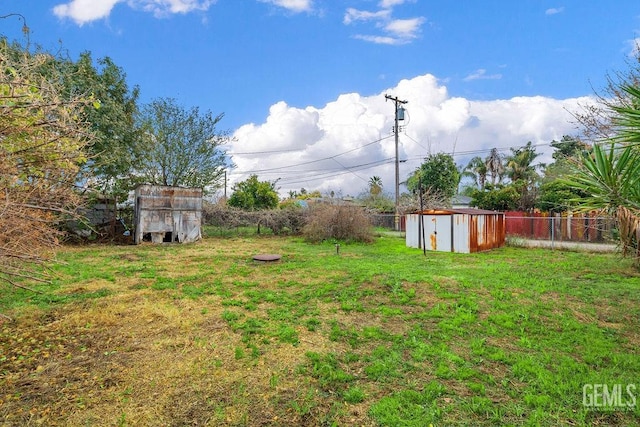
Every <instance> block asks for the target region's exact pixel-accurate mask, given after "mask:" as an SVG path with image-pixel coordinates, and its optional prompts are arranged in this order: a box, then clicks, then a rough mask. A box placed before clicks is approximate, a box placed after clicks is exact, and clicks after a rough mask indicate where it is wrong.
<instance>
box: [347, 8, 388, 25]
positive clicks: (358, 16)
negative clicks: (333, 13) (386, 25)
mask: <svg viewBox="0 0 640 427" xmlns="http://www.w3.org/2000/svg"><path fill="white" fill-rule="evenodd" d="M390 16H391V10H388V9H387V10H379V11H377V12H368V11H366V10H358V9H354V8H352V7H350V8H348V9H347V10H346V12H345V14H344V18H343V20H342V22H343V23H344V24H346V25H349V24H351V23H352V22H355V21H371V20H373V21H375V20H380V19H388V18H389V17H390Z"/></svg>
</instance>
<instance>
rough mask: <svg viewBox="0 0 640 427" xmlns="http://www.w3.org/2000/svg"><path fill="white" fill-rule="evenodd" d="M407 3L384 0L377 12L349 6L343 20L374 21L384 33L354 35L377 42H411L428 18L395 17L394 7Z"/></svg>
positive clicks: (352, 22) (391, 43)
mask: <svg viewBox="0 0 640 427" xmlns="http://www.w3.org/2000/svg"><path fill="white" fill-rule="evenodd" d="M403 3H405V0H382V1H381V2H380V7H381V9H380V10H378V11H375V12H371V11H367V10H359V9H355V8H352V7H350V8H348V9H347V10H346V11H345V14H344V18H343V19H342V22H343V23H344V24H345V25H350V24H354V23H356V22H365V23H366V22H372V23H373V25H374V26H375V27H376V28H378V29H382V30H383V32H384V34H356V35H354V36H353V37H354V38H356V39H359V40H364V41H367V42H371V43H376V44H386V45H401V44H407V43H410V42H411V41H412V40H413V39H415V38H417V37H418V34H419V33H420V28H421V27H422V24H424V23H425V22H426V19H425V18H424V17H422V16H419V17H415V18H409V19H393V17H392V14H393V7H395V6H399V5H402V4H403Z"/></svg>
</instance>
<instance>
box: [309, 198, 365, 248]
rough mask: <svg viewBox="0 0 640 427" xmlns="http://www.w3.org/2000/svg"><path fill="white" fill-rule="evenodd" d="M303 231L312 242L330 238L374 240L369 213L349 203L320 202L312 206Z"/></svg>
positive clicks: (357, 240)
mask: <svg viewBox="0 0 640 427" xmlns="http://www.w3.org/2000/svg"><path fill="white" fill-rule="evenodd" d="M302 233H303V235H304V236H305V238H306V239H307V240H309V241H311V242H321V241H323V240H328V239H336V240H342V241H355V242H371V241H372V240H373V232H372V227H371V222H370V219H369V217H368V215H367V214H366V213H365V211H364V210H363V209H362V208H360V207H357V206H347V205H328V204H320V205H316V206H314V207H312V208H311V209H310V211H309V213H308V219H307V225H305V227H304V228H303V231H302Z"/></svg>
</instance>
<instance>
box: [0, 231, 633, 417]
mask: <svg viewBox="0 0 640 427" xmlns="http://www.w3.org/2000/svg"><path fill="white" fill-rule="evenodd" d="M213 235H214V236H215V235H216V234H213ZM260 252H264V253H273V252H277V253H280V254H282V259H281V260H280V261H279V262H275V263H258V262H255V261H253V260H252V255H253V254H255V253H260ZM53 273H54V275H55V279H54V281H53V284H51V285H31V286H33V287H36V288H37V289H38V290H39V291H40V292H41V293H37V294H34V293H32V292H29V291H25V290H21V289H13V288H9V287H4V288H3V289H2V294H0V312H2V313H4V314H7V315H9V316H11V317H14V318H16V323H15V324H10V323H5V324H4V325H3V326H2V328H1V329H0V334H1V335H0V346H1V347H0V350H2V352H0V373H1V375H0V389H6V390H7V391H5V392H0V401H2V402H5V407H6V409H0V419H6V420H9V421H7V422H9V423H10V424H11V423H19V422H20V421H24V420H26V418H24V417H23V418H20V417H21V416H20V415H16V414H20V413H23V414H28V413H30V411H31V412H34V411H35V413H36V415H32V417H35V418H32V420H36V419H38V418H37V417H38V415H37V414H38V410H40V409H41V407H45V406H46V407H48V408H49V412H48V414H49V415H48V416H49V417H51V416H52V414H53V415H55V414H57V416H58V418H57V420H58V422H60V420H61V419H64V416H63V415H62V414H63V413H69V411H70V409H69V408H68V407H65V406H64V405H63V403H54V402H64V400H55V398H54V395H52V397H51V400H47V398H46V396H45V397H42V398H40V400H33V401H30V400H28V399H27V400H24V401H23V403H19V401H18V400H16V399H13V398H11V396H17V395H20V396H24V395H25V394H26V395H28V394H29V393H28V390H27V389H24V388H23V387H27V386H26V384H36V385H37V387H36V389H41V388H42V387H44V386H42V385H38V384H41V383H39V382H38V381H42V384H44V382H45V380H46V378H45V377H42V379H40V377H39V376H38V375H37V372H39V371H38V370H37V369H38V366H40V369H42V370H44V371H47V369H54V368H53V367H54V365H51V366H52V367H51V368H48V366H49V365H47V363H49V361H51V360H52V359H51V358H48V359H43V356H42V355H43V354H44V353H45V352H46V353H47V354H49V353H50V354H52V355H53V354H57V353H56V351H57V350H56V349H57V348H58V347H57V346H62V347H63V348H64V351H63V350H60V351H59V354H60V357H66V358H67V360H70V361H74V360H76V358H78V359H77V360H79V361H82V363H83V365H79V366H80V368H82V367H84V366H85V365H86V366H87V369H89V368H88V366H93V365H91V364H90V363H89V362H88V361H87V360H89V361H94V362H95V366H94V368H93V369H94V370H95V371H96V372H95V373H92V374H91V375H90V376H88V377H87V378H83V379H82V381H84V383H83V382H78V383H77V387H78V389H77V390H75V395H76V396H78V397H77V398H78V399H83V403H82V405H83V406H84V407H92V406H91V405H92V404H93V405H94V406H93V407H95V408H98V407H99V408H102V409H100V410H102V411H103V412H104V413H106V414H112V415H113V416H112V417H111V418H110V419H111V420H113V421H114V422H115V421H116V420H119V422H120V423H121V424H122V423H131V424H137V425H151V424H153V422H152V421H150V420H152V419H153V417H158V416H160V417H162V416H164V417H165V418H160V419H158V420H159V421H157V422H161V423H164V424H172V423H175V422H178V421H176V420H177V419H178V418H179V417H178V415H176V414H183V415H184V416H185V417H187V415H188V416H189V417H196V418H195V419H196V421H197V420H200V421H202V424H206V422H205V421H206V420H209V422H212V423H214V424H215V425H258V424H268V423H273V424H274V425H278V424H279V423H282V424H302V425H305V424H306V425H345V424H346V425H348V424H362V425H380V426H400V425H404V426H413V425H415V426H425V425H429V424H433V425H434V426H438V425H451V424H455V425H469V426H492V425H542V426H553V425H567V424H570V425H579V426H589V425H597V424H600V425H610V424H620V425H634V424H638V423H640V411H639V410H638V407H637V406H635V407H634V408H630V409H629V410H616V411H611V410H601V411H595V410H591V409H590V408H588V407H585V406H584V405H583V386H584V385H585V384H608V385H610V386H613V385H614V384H623V385H627V384H637V386H638V394H640V358H639V357H638V356H637V349H638V346H639V345H640V336H639V334H638V330H640V320H639V319H640V293H639V292H638V290H639V289H640V273H639V272H638V270H636V269H634V267H633V266H632V265H631V263H630V262H629V261H627V260H624V259H621V258H619V257H618V256H617V255H615V254H588V253H578V252H561V251H549V250H542V249H524V248H512V247H505V248H502V249H499V250H494V251H491V252H486V253H479V254H467V255H465V254H450V253H427V255H426V256H424V255H423V254H422V252H421V251H417V250H415V249H410V248H406V247H405V245H404V240H403V239H399V238H395V237H379V238H378V239H377V241H376V242H375V243H374V244H370V245H365V244H348V245H347V244H342V245H341V250H340V254H336V251H335V247H334V245H333V244H332V243H327V244H320V245H309V244H306V243H304V242H303V241H302V240H300V239H297V238H277V237H272V236H269V237H265V236H263V237H256V236H251V237H241V238H237V237H236V238H233V239H225V238H221V237H209V238H207V239H205V240H204V241H203V242H201V243H198V244H195V245H157V246H153V245H142V246H137V247H134V246H126V247H104V246H88V247H74V248H65V249H63V250H62V251H61V252H60V253H59V261H58V262H57V263H56V264H55V265H54V266H53ZM129 307H138V308H137V309H136V310H133V308H132V309H131V310H132V311H133V312H132V313H131V314H123V313H128V308H129ZM92 310H93V311H92ZM111 310H112V311H113V312H114V313H113V314H112V315H111V314H110V315H109V316H110V317H108V318H104V319H102V318H101V317H100V314H101V313H105V314H104V315H105V316H106V315H107V314H106V313H111ZM85 311H91V312H92V313H100V314H98V315H97V318H95V317H94V318H91V317H90V314H89V313H87V314H83V313H85ZM34 313H35V314H34ZM34 316H35V317H34ZM48 316H53V317H55V318H56V319H59V321H58V323H57V324H56V325H58V324H59V325H65V326H64V327H65V328H66V329H64V330H62V331H60V332H59V333H57V335H56V336H55V337H54V336H53V335H46V334H47V333H48V332H47V331H46V328H47V327H48V326H46V325H48V323H46V321H45V320H42V319H47V318H48ZM93 316H96V314H93ZM21 319H24V320H21ZM28 319H32V320H28ZM33 319H36V320H33ZM38 319H40V320H38ZM60 327H62V326H60ZM149 328H155V329H149ZM119 331H120V332H119ZM123 331H124V332H123ZM98 332H99V333H101V334H103V335H102V338H101V339H102V341H101V342H103V343H105V344H101V345H100V346H98V344H97V343H96V339H95V337H94V339H93V340H92V339H91V337H92V336H93V335H92V333H93V334H95V333H98ZM45 335H46V336H45ZM41 336H43V337H44V338H39V337H41ZM147 336H148V337H149V346H151V348H153V351H155V352H156V353H154V354H153V355H152V354H149V353H148V351H145V350H144V349H142V350H137V348H138V347H140V345H141V344H139V342H141V341H142V340H143V338H144V337H147ZM74 340H75V341H74ZM106 343H111V344H108V345H107V344H106ZM136 346H138V347H136ZM94 348H96V349H97V348H99V350H96V351H95V352H93V353H92V349H94ZM147 350H148V349H147ZM92 355H93V356H92ZM97 355H100V358H99V359H97V357H98V356H97ZM80 356H82V357H83V358H80ZM87 357H95V358H96V359H91V358H90V359H86V358H87ZM108 357H112V358H114V357H122V358H123V359H122V362H121V363H120V364H118V365H116V364H114V365H105V363H106V362H105V360H106V361H108V360H109V359H108ZM148 357H157V358H161V359H162V360H166V361H168V362H163V363H154V362H151V361H149V362H145V363H144V366H146V367H147V368H146V369H149V370H150V372H149V374H148V375H149V376H151V377H153V381H154V383H155V382H157V381H158V378H166V379H167V380H166V381H168V383H167V384H165V385H164V386H163V387H164V388H163V389H162V390H163V391H162V393H164V395H166V396H167V399H169V398H171V402H173V405H174V407H173V409H172V411H173V412H171V411H169V410H168V409H167V408H168V407H169V406H159V405H160V404H155V403H152V402H155V400H156V399H157V398H158V397H157V395H156V396H155V397H153V395H152V394H151V393H152V392H151V391H149V394H145V392H144V387H145V386H144V384H145V383H144V381H143V380H144V375H142V373H141V372H142V371H135V368H133V366H134V365H133V362H134V361H135V360H138V359H141V360H146V359H145V358H148ZM178 360H180V361H183V362H181V363H184V364H185V365H184V366H182V365H178V364H177V362H176V361H178ZM51 363H53V362H51ZM55 366H58V365H55ZM116 366H117V367H116ZM55 369H61V368H60V367H59V366H58V367H57V368H55ZM69 369H72V368H71V367H70V368H69ZM114 369H116V371H114ZM127 369H132V370H134V371H135V375H133V374H131V375H129V374H130V372H129V371H127ZM178 371H179V374H178ZM70 372H74V371H72V370H71V371H70ZM114 372H118V374H117V377H116V379H114V380H113V381H115V384H118V386H117V387H118V389H119V390H120V392H121V391H122V390H124V389H133V390H137V392H136V393H131V394H130V395H128V396H127V402H125V403H122V402H121V403H118V404H116V403H114V404H112V406H109V404H108V402H109V401H110V399H112V398H111V397H110V395H108V392H109V387H108V386H104V381H105V380H104V378H103V379H100V378H101V377H100V375H102V376H103V377H105V378H107V377H109V376H114V375H116V374H114ZM71 378H73V377H71ZM52 381H53V380H51V379H49V380H48V381H46V382H47V384H51V383H52ZM100 381H103V382H102V383H100ZM21 384H24V385H23V386H21ZM73 384H75V383H73ZM100 384H103V385H102V386H100ZM38 387H40V388H38ZM69 387H70V386H69ZM225 387H227V388H228V390H227V389H225ZM225 390H227V391H226V392H225ZM230 390H233V391H232V392H231V391H230ZM105 393H107V394H105ZM156 393H157V391H156ZM183 395H184V401H182V400H180V399H179V398H178V397H179V396H183ZM7 396H9V397H7ZM176 396H178V397H176ZM638 397H640V396H638ZM145 399H147V400H145ZM112 400H113V399H112ZM7 402H8V403H7ZM34 402H35V403H34ZM97 402H102V403H100V404H98V403H97ZM188 402H201V407H202V408H204V409H202V411H203V412H202V414H200V412H198V411H197V410H196V409H195V408H192V407H191V406H189V405H190V403H188ZM38 405H39V406H38ZM56 405H58V406H56ZM59 405H63V406H59ZM144 405H147V406H149V414H148V418H144V417H145V413H144V411H143V412H140V410H139V408H140V407H141V406H144ZM167 405H168V404H167ZM0 408H1V406H0ZM52 408H53V409H52ZM205 409H206V410H207V411H209V412H208V415H206V414H205V413H204V411H205ZM618 409H619V408H618ZM18 410H21V411H22V412H20V411H18ZM43 411H44V409H43ZM56 411H57V412H56ZM95 411H98V409H95ZM111 411H112V412H111ZM194 411H196V412H194ZM114 414H115V415H114ZM125 414H126V416H125ZM92 416H94V417H97V419H100V417H99V414H98V413H97V412H96V413H94V414H93V415H92ZM180 416H182V415H180ZM198 416H200V417H201V418H198ZM2 417H4V418H2ZM78 417H80V418H77V419H75V420H78V419H82V415H78ZM106 417H107V418H105V419H108V418H109V417H108V416H106ZM132 417H134V418H132ZM135 417H138V418H135ZM176 417H178V418H176ZM207 417H208V418H207ZM30 419H31V418H30ZM88 419H89V418H85V419H84V420H85V421H86V420H88ZM180 419H182V418H180ZM184 419H185V420H186V419H188V417H187V418H184ZM55 420H56V419H55V418H54V421H55ZM145 420H147V421H145ZM45 421H46V420H45ZM98 424H100V423H98ZM107 424H108V423H107Z"/></svg>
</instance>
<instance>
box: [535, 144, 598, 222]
mask: <svg viewBox="0 0 640 427" xmlns="http://www.w3.org/2000/svg"><path fill="white" fill-rule="evenodd" d="M551 146H552V147H553V148H554V149H555V150H554V152H553V154H552V157H553V159H554V161H553V162H552V163H551V164H549V165H547V166H546V167H545V168H544V176H543V177H542V179H541V181H540V188H539V189H538V194H537V200H536V203H535V206H536V208H537V209H540V210H542V211H545V212H558V213H559V212H566V211H568V210H572V209H573V208H574V207H575V206H576V204H577V202H576V200H577V199H579V198H581V197H584V196H586V194H585V193H584V192H583V191H579V190H577V189H575V188H573V187H571V186H569V185H567V183H566V182H565V181H564V180H565V179H566V178H567V177H569V176H570V175H571V174H572V173H573V172H574V170H575V165H576V164H577V163H579V162H580V161H581V158H582V155H583V153H585V152H586V149H587V146H586V144H585V143H584V142H582V141H581V140H580V139H578V138H574V137H571V136H568V135H565V136H563V137H562V139H561V140H560V141H551Z"/></svg>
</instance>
